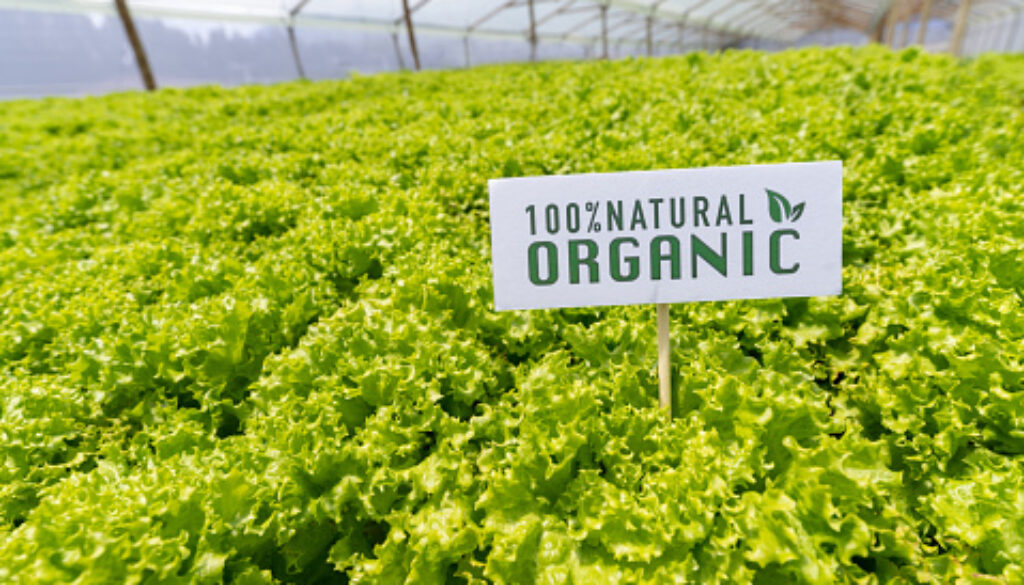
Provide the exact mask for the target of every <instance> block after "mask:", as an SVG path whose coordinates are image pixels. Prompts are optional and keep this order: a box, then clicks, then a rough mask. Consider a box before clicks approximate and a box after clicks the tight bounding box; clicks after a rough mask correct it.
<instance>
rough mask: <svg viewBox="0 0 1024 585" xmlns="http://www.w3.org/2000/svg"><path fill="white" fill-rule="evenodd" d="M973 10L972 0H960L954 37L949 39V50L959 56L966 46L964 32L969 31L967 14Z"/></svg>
mask: <svg viewBox="0 0 1024 585" xmlns="http://www.w3.org/2000/svg"><path fill="white" fill-rule="evenodd" d="M970 12H971V0H960V6H959V7H958V8H957V11H956V24H955V25H954V27H953V38H952V39H950V41H949V52H950V53H952V54H953V55H955V56H957V57H959V56H960V53H961V51H963V48H964V33H966V32H967V15H968V14H969V13H970Z"/></svg>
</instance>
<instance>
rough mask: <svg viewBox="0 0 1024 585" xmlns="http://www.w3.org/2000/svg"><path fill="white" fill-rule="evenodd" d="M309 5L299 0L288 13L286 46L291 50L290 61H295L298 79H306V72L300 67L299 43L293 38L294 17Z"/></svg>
mask: <svg viewBox="0 0 1024 585" xmlns="http://www.w3.org/2000/svg"><path fill="white" fill-rule="evenodd" d="M306 4H309V0H301V1H300V2H299V3H298V4H296V5H295V6H294V7H293V8H292V9H291V10H289V11H288V25H287V26H286V28H287V30H288V44H289V45H290V46H291V48H292V59H294V60H295V69H296V71H298V73H299V79H306V70H305V69H304V68H303V67H302V56H301V55H300V54H299V42H298V40H297V39H296V38H295V17H296V16H298V15H299V13H300V12H302V9H303V8H305V7H306Z"/></svg>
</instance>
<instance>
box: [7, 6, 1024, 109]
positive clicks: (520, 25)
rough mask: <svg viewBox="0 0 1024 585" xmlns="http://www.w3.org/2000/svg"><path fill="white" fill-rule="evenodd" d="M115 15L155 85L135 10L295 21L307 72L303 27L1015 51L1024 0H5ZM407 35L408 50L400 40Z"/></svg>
mask: <svg viewBox="0 0 1024 585" xmlns="http://www.w3.org/2000/svg"><path fill="white" fill-rule="evenodd" d="M3 8H6V9H14V10H38V11H51V12H72V13H81V12H106V13H115V12H116V13H117V14H118V15H119V17H120V19H121V20H122V22H123V24H124V27H125V30H126V34H127V37H128V39H129V41H130V43H131V45H132V48H133V51H134V53H135V56H136V61H137V63H138V65H139V68H140V73H141V75H142V78H143V81H144V83H145V85H146V87H147V88H149V89H153V88H155V87H156V80H155V79H154V75H153V73H152V72H151V69H150V66H149V64H148V59H147V58H146V54H145V39H144V38H141V36H140V35H139V33H138V32H137V29H136V27H135V24H134V21H133V17H134V16H139V17H151V18H194V19H202V20H212V21H224V22H246V23H257V24H263V25H271V26H273V25H280V26H282V27H284V28H285V29H286V31H287V35H288V40H289V46H290V49H291V52H292V58H293V59H294V62H295V67H296V72H297V74H298V76H299V77H306V73H305V70H304V67H303V62H302V55H301V52H300V50H299V44H298V42H297V36H298V34H300V33H299V32H297V30H300V29H301V28H303V27H317V28H326V29H342V30H344V29H350V30H351V29H362V30H370V31H377V32H384V33H388V34H390V35H391V38H392V41H393V46H394V49H395V53H396V57H397V61H398V63H399V65H400V66H401V67H403V68H404V67H407V66H408V67H411V68H414V69H420V68H421V66H422V64H421V59H420V53H419V50H418V48H417V37H418V36H419V35H447V36H453V37H458V38H461V39H462V40H463V47H464V53H465V56H464V58H465V63H466V65H467V66H468V65H470V64H472V62H473V56H472V54H471V53H472V51H471V48H470V42H469V41H470V39H475V38H481V39H493V40H504V41H522V42H524V43H527V44H528V46H529V48H530V59H531V60H536V59H537V55H538V46H539V45H541V44H547V43H556V44H563V45H564V44H575V45H581V46H583V47H584V49H585V51H586V54H587V55H589V56H591V57H594V58H608V57H609V56H610V48H611V47H616V46H617V47H622V46H631V47H633V48H634V49H635V50H636V51H637V52H638V53H640V54H646V55H656V54H667V53H684V52H688V51H695V50H705V51H713V50H721V49H725V48H730V47H753V48H758V49H767V50H772V49H781V48H785V47H787V46H791V45H793V44H794V43H796V42H797V41H799V40H800V39H801V38H803V37H805V36H806V35H808V34H811V33H813V32H815V31H823V30H836V29H841V30H851V31H857V32H859V33H861V34H863V35H865V36H866V37H867V38H868V39H870V40H871V41H873V42H878V43H885V44H888V45H890V46H892V47H894V48H898V47H906V46H910V45H911V44H916V45H921V46H924V47H926V48H927V49H929V50H932V51H946V50H948V51H949V52H951V53H953V54H956V55H961V54H963V53H964V52H965V50H968V49H973V50H974V51H976V52H980V51H984V50H1003V51H1010V50H1012V49H1013V47H1015V44H1016V41H1017V38H1016V37H1017V36H1018V29H1020V28H1021V24H1022V22H1021V21H1022V18H1024V0H960V1H957V0H839V1H832V0H796V1H794V0H763V1H762V0H484V1H480V0H387V1H380V0H215V1H207V0H0V9H3ZM934 21H945V22H947V23H948V24H949V25H950V26H952V34H951V35H950V36H949V38H948V40H946V39H943V42H941V43H937V42H936V41H935V40H934V39H929V38H928V32H929V26H928V24H929V23H931V22H934ZM403 44H404V45H405V50H403Z"/></svg>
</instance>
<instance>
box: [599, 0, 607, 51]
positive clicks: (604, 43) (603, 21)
mask: <svg viewBox="0 0 1024 585" xmlns="http://www.w3.org/2000/svg"><path fill="white" fill-rule="evenodd" d="M601 58H602V59H607V58H608V5H607V4H602V5H601Z"/></svg>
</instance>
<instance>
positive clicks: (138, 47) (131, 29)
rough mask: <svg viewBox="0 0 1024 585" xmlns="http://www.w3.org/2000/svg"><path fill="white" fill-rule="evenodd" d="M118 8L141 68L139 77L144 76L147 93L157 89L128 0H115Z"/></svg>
mask: <svg viewBox="0 0 1024 585" xmlns="http://www.w3.org/2000/svg"><path fill="white" fill-rule="evenodd" d="M114 5H115V6H117V14H118V16H120V17H121V24H123V25H124V34H125V35H126V36H127V37H128V44H130V45H131V46H132V52H134V53H135V62H136V63H137V64H138V66H139V75H141V76H142V85H144V86H145V87H146V90H147V91H153V90H155V89H156V80H154V79H153V71H152V70H151V69H150V68H149V59H148V58H146V49H145V48H144V47H143V46H142V39H140V38H139V31H137V30H136V29H135V21H134V20H132V13H131V11H130V10H128V2H127V0H114Z"/></svg>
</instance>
